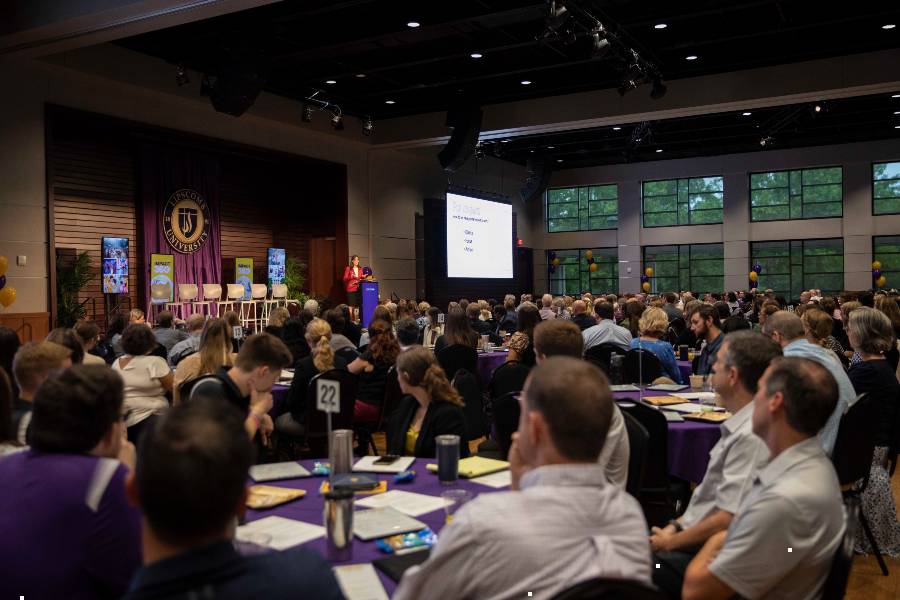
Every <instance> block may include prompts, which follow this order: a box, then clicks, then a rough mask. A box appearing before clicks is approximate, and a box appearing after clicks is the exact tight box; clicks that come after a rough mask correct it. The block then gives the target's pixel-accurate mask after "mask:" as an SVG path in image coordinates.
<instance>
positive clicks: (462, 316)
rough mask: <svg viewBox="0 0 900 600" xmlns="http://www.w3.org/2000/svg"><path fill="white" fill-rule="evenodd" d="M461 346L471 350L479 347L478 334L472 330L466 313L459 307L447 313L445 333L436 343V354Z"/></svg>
mask: <svg viewBox="0 0 900 600" xmlns="http://www.w3.org/2000/svg"><path fill="white" fill-rule="evenodd" d="M453 344H460V345H462V346H469V347H471V348H477V347H478V334H477V333H475V330H474V329H472V325H471V324H470V323H469V319H468V318H467V317H466V312H465V311H464V310H463V309H461V308H460V307H459V306H455V307H453V308H451V309H450V310H449V311H447V318H446V319H445V321H444V333H443V335H441V336H439V337H438V339H437V340H436V341H435V342H434V353H435V354H437V353H438V352H440V351H441V350H443V349H444V348H446V347H447V346H452V345H453Z"/></svg>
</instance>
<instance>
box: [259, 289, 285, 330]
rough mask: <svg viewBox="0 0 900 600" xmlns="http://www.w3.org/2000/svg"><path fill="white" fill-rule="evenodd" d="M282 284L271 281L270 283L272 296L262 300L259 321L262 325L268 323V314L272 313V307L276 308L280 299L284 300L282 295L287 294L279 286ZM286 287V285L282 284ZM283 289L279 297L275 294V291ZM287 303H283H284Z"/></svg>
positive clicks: (279, 303)
mask: <svg viewBox="0 0 900 600" xmlns="http://www.w3.org/2000/svg"><path fill="white" fill-rule="evenodd" d="M281 285H283V284H278V283H273V284H272V296H271V297H269V298H263V301H262V317H260V321H262V323H264V325H263V327H265V325H267V324H268V323H269V315H270V314H272V309H273V308H278V307H279V306H280V305H281V303H282V301H283V300H284V296H286V295H287V292H286V291H284V290H282V289H281V288H280V287H279V286H281ZM284 287H287V286H284ZM282 291H284V294H283V296H282V297H281V298H279V297H278V296H276V293H279V292H282ZM286 304H287V303H285V305H286Z"/></svg>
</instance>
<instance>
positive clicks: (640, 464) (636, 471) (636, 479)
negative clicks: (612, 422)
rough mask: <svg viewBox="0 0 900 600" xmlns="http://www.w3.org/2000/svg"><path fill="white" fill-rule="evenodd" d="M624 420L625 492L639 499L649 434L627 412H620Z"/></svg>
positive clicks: (645, 465) (645, 467) (645, 464)
mask: <svg viewBox="0 0 900 600" xmlns="http://www.w3.org/2000/svg"><path fill="white" fill-rule="evenodd" d="M621 412H622V418H623V419H625V431H627V432H628V480H627V482H626V483H625V491H626V492H628V493H629V494H631V495H632V496H634V497H635V498H638V499H640V495H641V487H642V486H643V485H644V471H646V469H647V449H648V447H649V445H650V433H649V432H648V431H647V428H646V427H644V426H643V425H641V423H640V421H638V420H637V419H636V418H634V416H633V415H632V414H631V413H629V412H628V411H625V410H622V411H621Z"/></svg>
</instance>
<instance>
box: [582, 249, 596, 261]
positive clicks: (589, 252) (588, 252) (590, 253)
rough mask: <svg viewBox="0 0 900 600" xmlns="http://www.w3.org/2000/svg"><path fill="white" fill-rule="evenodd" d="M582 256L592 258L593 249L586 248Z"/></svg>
mask: <svg viewBox="0 0 900 600" xmlns="http://www.w3.org/2000/svg"><path fill="white" fill-rule="evenodd" d="M584 257H585V258H587V259H588V260H590V259H592V258H594V251H593V250H588V251H587V252H585V253H584Z"/></svg>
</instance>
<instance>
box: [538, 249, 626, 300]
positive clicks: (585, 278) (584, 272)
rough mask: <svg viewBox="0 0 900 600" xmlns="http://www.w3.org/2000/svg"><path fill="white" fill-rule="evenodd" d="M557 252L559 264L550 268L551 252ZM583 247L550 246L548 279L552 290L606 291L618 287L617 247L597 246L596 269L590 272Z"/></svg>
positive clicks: (554, 292)
mask: <svg viewBox="0 0 900 600" xmlns="http://www.w3.org/2000/svg"><path fill="white" fill-rule="evenodd" d="M551 252H556V258H558V259H559V266H557V267H556V270H555V271H550V269H549V265H550V263H551V261H550V253H551ZM585 252H587V249H584V250H549V251H548V252H547V264H548V273H547V275H548V280H549V282H550V293H551V294H569V295H572V294H581V293H582V292H587V291H589V292H591V293H592V294H607V293H610V292H613V293H615V292H618V290H619V253H618V250H617V249H616V248H594V249H593V250H592V252H593V253H594V262H595V263H596V264H597V270H596V271H594V272H593V273H591V269H590V265H589V264H588V262H587V259H586V258H585V256H584V253H585Z"/></svg>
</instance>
